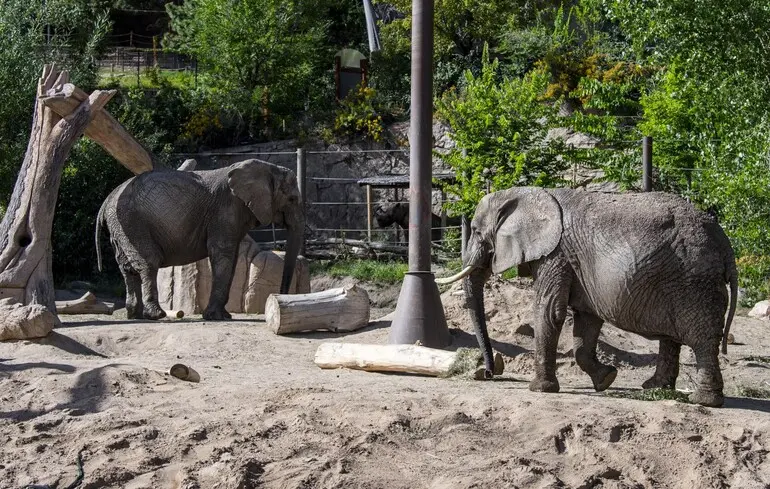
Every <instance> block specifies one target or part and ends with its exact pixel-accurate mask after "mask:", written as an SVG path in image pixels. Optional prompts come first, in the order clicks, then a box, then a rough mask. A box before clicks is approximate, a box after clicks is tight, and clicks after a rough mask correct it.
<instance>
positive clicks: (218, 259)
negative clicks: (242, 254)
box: [203, 248, 238, 321]
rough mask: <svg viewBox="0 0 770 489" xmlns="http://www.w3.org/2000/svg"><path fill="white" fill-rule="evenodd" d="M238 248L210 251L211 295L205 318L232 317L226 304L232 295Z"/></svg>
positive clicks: (214, 319)
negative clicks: (231, 289) (225, 250)
mask: <svg viewBox="0 0 770 489" xmlns="http://www.w3.org/2000/svg"><path fill="white" fill-rule="evenodd" d="M237 253H238V250H237V248H236V250H235V251H229V250H228V252H227V253H222V252H221V251H218V252H210V253H209V262H210V263H211V295H210V296H209V304H208V306H207V307H206V310H205V311H204V312H203V318H204V319H209V320H213V321H218V320H225V319H232V315H230V313H229V312H227V311H226V310H225V305H226V304H227V300H228V299H229V297H230V286H231V284H232V282H233V272H234V271H235V260H236V259H237Z"/></svg>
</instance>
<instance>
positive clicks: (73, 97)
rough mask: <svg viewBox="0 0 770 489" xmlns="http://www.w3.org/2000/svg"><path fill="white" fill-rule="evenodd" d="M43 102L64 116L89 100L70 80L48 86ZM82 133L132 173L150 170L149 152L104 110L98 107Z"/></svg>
mask: <svg viewBox="0 0 770 489" xmlns="http://www.w3.org/2000/svg"><path fill="white" fill-rule="evenodd" d="M46 95H47V96H46V97H43V98H42V102H43V103H44V104H45V106H46V107H48V108H50V109H51V110H53V111H54V112H56V113H57V114H58V115H60V116H61V117H66V116H68V115H69V114H71V113H72V112H74V111H75V109H77V107H78V106H79V105H80V104H81V103H83V101H85V100H88V94H87V93H86V92H84V91H83V90H81V89H79V88H78V87H76V86H75V85H73V84H71V83H65V84H63V85H61V86H58V87H53V88H51V89H49V90H48V92H47V93H46ZM85 135H86V136H88V137H89V138H91V139H92V140H94V141H95V142H96V143H98V144H99V145H101V146H102V147H103V148H104V149H105V150H106V151H107V152H108V153H109V154H111V155H112V157H113V158H115V159H116V160H118V162H120V164H122V165H123V166H125V167H126V168H128V169H129V170H131V172H133V173H134V174H135V175H138V174H139V173H143V172H146V171H150V170H152V166H153V164H152V156H151V155H150V153H149V152H148V151H147V150H146V149H145V148H144V147H143V146H142V145H141V144H140V143H139V141H137V140H136V139H134V137H133V136H131V135H130V134H129V133H128V131H126V129H125V128H124V127H123V126H122V125H121V124H120V122H118V121H117V120H115V118H114V117H112V115H110V114H109V112H107V111H106V110H99V111H97V112H96V114H95V115H94V118H93V120H92V121H91V123H90V124H89V125H88V126H87V127H86V130H85Z"/></svg>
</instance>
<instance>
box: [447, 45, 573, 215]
mask: <svg viewBox="0 0 770 489" xmlns="http://www.w3.org/2000/svg"><path fill="white" fill-rule="evenodd" d="M498 74H499V63H498V61H497V60H495V61H492V62H489V61H485V62H484V64H483V68H482V73H481V75H480V76H478V77H477V76H474V75H473V74H472V73H471V72H466V74H465V78H466V83H465V88H464V89H463V90H462V91H450V92H448V93H447V94H445V95H444V97H443V98H442V99H441V100H440V101H439V103H438V114H439V116H440V117H442V118H444V120H445V121H446V122H447V123H448V124H449V126H450V127H451V128H452V131H453V132H452V139H453V140H454V141H455V142H456V143H457V147H456V148H454V149H452V150H451V151H449V153H447V154H445V155H441V157H442V159H443V160H444V161H445V162H446V163H447V164H448V165H449V166H451V167H452V168H453V169H454V170H455V171H456V174H457V183H456V184H454V185H448V186H446V190H447V191H448V192H450V193H452V194H454V195H456V196H458V197H459V199H458V200H457V201H456V202H451V203H449V204H448V207H449V208H450V209H451V210H453V211H454V213H455V214H465V215H473V213H474V210H475V208H476V204H477V203H478V202H479V200H480V199H481V197H482V196H483V195H485V194H486V193H487V192H489V191H496V190H501V189H506V188H510V187H512V186H515V185H540V186H556V185H560V184H562V183H563V181H562V179H561V178H560V176H559V175H560V173H561V172H562V171H563V170H564V169H566V167H567V163H566V162H565V161H564V160H563V159H560V158H558V157H557V155H558V153H559V149H560V148H561V147H562V143H561V142H560V141H557V140H548V139H547V138H546V136H547V133H548V129H549V127H550V126H551V124H552V123H553V121H554V120H555V118H556V116H557V108H556V107H555V106H553V105H549V104H544V103H542V96H543V93H544V92H545V89H546V86H547V84H548V76H547V74H546V73H544V72H542V71H533V72H530V73H528V74H527V75H525V76H524V77H521V78H517V77H516V78H505V79H502V80H501V79H500V77H499V76H498ZM463 149H465V150H467V155H464V154H463Z"/></svg>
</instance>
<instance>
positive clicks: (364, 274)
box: [310, 260, 409, 284]
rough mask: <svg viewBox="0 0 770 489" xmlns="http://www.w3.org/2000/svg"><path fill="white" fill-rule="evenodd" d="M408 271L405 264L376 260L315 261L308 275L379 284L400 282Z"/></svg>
mask: <svg viewBox="0 0 770 489" xmlns="http://www.w3.org/2000/svg"><path fill="white" fill-rule="evenodd" d="M408 269H409V266H408V265H407V264H406V263H402V262H393V261H391V262H382V261H376V260H335V261H330V260H316V261H314V262H312V263H311V265H310V273H311V274H313V275H319V274H327V275H331V276H332V277H353V278H355V279H357V280H363V281H366V282H374V283H380V284H395V283H399V282H401V281H402V280H404V274H405V273H406V272H407V270H408Z"/></svg>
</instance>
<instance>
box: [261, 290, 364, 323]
mask: <svg viewBox="0 0 770 489" xmlns="http://www.w3.org/2000/svg"><path fill="white" fill-rule="evenodd" d="M265 321H266V322H267V325H268V327H270V329H272V330H273V332H274V333H275V334H287V333H299V332H301V331H315V330H329V331H334V332H339V331H355V330H357V329H359V328H362V327H364V326H366V325H367V324H369V294H367V293H366V291H365V290H364V289H362V288H360V287H357V286H355V285H350V286H347V287H341V288H337V289H329V290H324V291H322V292H313V293H310V294H270V296H269V297H268V298H267V302H266V303H265Z"/></svg>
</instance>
